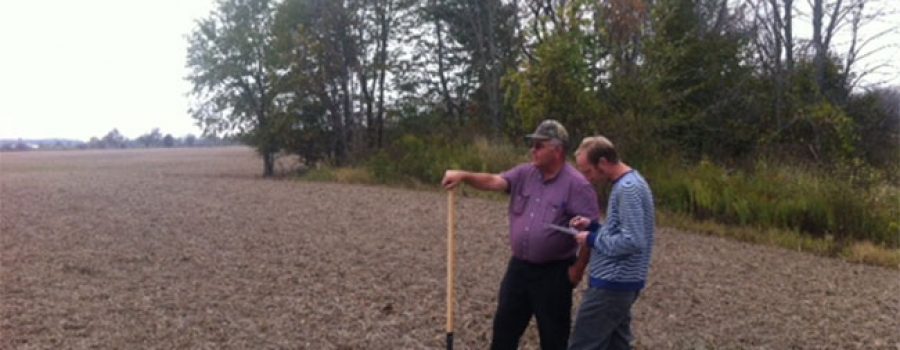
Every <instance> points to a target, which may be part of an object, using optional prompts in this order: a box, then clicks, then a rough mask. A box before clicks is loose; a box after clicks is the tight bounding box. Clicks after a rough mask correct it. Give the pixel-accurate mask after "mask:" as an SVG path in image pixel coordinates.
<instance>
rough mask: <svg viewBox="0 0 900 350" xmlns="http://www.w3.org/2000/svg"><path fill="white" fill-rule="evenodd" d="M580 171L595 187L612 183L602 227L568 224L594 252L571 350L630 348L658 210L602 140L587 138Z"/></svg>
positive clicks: (639, 180)
mask: <svg viewBox="0 0 900 350" xmlns="http://www.w3.org/2000/svg"><path fill="white" fill-rule="evenodd" d="M575 161H576V165H577V168H578V170H579V171H580V172H581V173H582V174H584V176H585V178H587V179H588V180H589V181H591V182H593V183H597V184H601V183H606V182H611V183H612V191H611V192H610V195H609V204H608V206H607V217H606V221H605V222H604V224H603V225H600V224H599V223H598V222H596V221H591V220H589V219H587V218H582V217H576V218H573V219H572V220H571V221H570V225H571V226H573V227H575V228H578V229H579V230H585V231H582V232H580V233H579V234H578V235H577V236H576V240H577V241H578V243H579V244H580V245H581V246H585V245H586V246H588V247H590V249H591V256H590V264H589V265H588V271H589V274H590V282H589V287H590V288H588V289H587V290H585V292H584V297H583V298H582V303H581V306H580V307H579V309H578V315H577V316H576V318H575V328H574V330H573V332H572V336H571V339H570V342H569V350H575V349H630V348H631V342H632V340H633V337H632V335H631V306H632V305H633V304H634V302H635V300H637V297H638V294H639V293H640V291H641V289H643V288H644V285H645V283H646V281H647V271H648V270H649V267H650V257H651V253H652V250H653V226H654V207H653V195H652V193H651V192H650V186H649V185H647V182H646V181H645V180H644V178H643V177H642V176H641V175H640V174H639V173H638V172H637V171H636V170H634V169H632V168H631V167H629V166H628V165H627V164H625V163H624V162H622V161H621V160H620V159H619V156H618V154H617V153H616V149H615V147H614V146H613V144H612V142H610V141H609V140H608V139H606V138H605V137H603V136H594V137H588V138H585V139H584V141H582V142H581V145H580V146H579V147H578V150H577V151H576V152H575Z"/></svg>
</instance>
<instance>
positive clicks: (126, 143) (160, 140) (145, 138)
mask: <svg viewBox="0 0 900 350" xmlns="http://www.w3.org/2000/svg"><path fill="white" fill-rule="evenodd" d="M237 143H238V142H237V141H235V140H232V139H228V138H221V137H217V136H215V135H212V136H206V137H199V138H198V137H197V136H195V135H193V134H187V135H185V136H184V137H175V136H172V135H171V134H163V133H162V132H160V131H159V128H154V129H153V130H151V131H150V132H148V133H146V134H144V135H141V136H139V137H138V138H136V139H133V140H132V139H128V138H127V137H125V136H123V135H122V134H121V133H119V130H118V129H113V130H111V131H110V132H108V133H107V134H106V135H104V136H103V137H100V138H98V137H91V139H90V140H89V141H87V142H84V141H78V140H68V139H34V140H29V139H15V140H0V151H4V152H9V151H33V150H65V149H107V148H109V149H116V148H162V147H213V146H226V145H234V144H237Z"/></svg>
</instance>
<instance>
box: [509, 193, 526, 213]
mask: <svg viewBox="0 0 900 350" xmlns="http://www.w3.org/2000/svg"><path fill="white" fill-rule="evenodd" d="M529 199H531V196H529V195H527V194H524V193H516V194H515V198H513V200H512V204H510V210H511V211H512V213H513V214H514V215H521V214H522V212H524V211H525V207H527V206H528V200H529Z"/></svg>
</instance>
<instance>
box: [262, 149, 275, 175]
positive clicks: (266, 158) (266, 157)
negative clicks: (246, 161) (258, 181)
mask: <svg viewBox="0 0 900 350" xmlns="http://www.w3.org/2000/svg"><path fill="white" fill-rule="evenodd" d="M274 175H275V153H271V152H266V153H265V154H263V177H272V176H274Z"/></svg>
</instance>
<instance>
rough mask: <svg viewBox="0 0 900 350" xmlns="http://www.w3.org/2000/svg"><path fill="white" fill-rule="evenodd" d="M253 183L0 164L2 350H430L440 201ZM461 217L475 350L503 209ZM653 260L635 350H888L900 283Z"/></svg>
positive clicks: (242, 168) (723, 255) (749, 262)
mask: <svg viewBox="0 0 900 350" xmlns="http://www.w3.org/2000/svg"><path fill="white" fill-rule="evenodd" d="M260 172H261V161H260V160H259V159H258V158H257V157H256V156H255V155H254V153H253V152H252V151H251V150H249V149H246V148H241V147H234V148H218V149H170V150H117V151H70V152H28V153H3V154H0V348H2V349H71V348H74V349H81V348H104V349H139V348H149V349H202V348H208V349H423V348H433V349H438V348H443V346H444V322H445V321H444V317H445V304H444V283H445V271H446V270H445V255H444V254H445V251H446V248H445V235H446V227H445V225H446V222H445V221H446V195H445V194H443V193H440V192H417V191H408V190H400V189H390V188H381V187H368V186H356V185H352V186H351V185H338V184H325V183H310V182H302V181H293V180H266V179H262V178H261V177H259V173H260ZM457 212H458V215H459V226H458V241H457V245H458V271H459V276H458V286H457V293H458V309H457V315H458V318H457V322H456V343H455V345H456V347H457V348H460V349H484V348H486V347H487V344H488V341H489V338H490V327H491V319H492V315H493V310H494V305H495V298H496V292H497V289H498V286H499V282H500V278H501V275H502V273H503V272H504V268H505V264H506V261H507V259H508V257H509V251H508V248H507V246H506V239H507V238H506V237H507V234H506V228H507V226H506V217H505V214H506V206H505V204H504V203H502V202H497V201H491V200H484V199H473V198H466V197H463V198H461V199H460V200H459V204H458V208H457ZM654 254H655V256H654V261H653V266H652V269H651V277H650V282H649V285H648V287H647V289H646V290H645V291H644V293H643V294H642V296H641V298H640V299H639V300H638V302H637V304H635V309H634V319H635V321H634V324H633V326H634V330H635V336H636V338H637V341H638V347H639V348H641V349H709V348H717V349H745V348H746V349H792V348H802V349H900V272H898V271H895V270H889V269H884V268H877V267H870V266H863V265H854V264H848V263H845V262H842V261H839V260H834V259H828V258H821V257H815V256H811V255H807V254H801V253H796V252H792V251H788V250H783V249H777V248H769V247H760V246H754V245H748V244H744V243H738V242H734V241H730V240H724V239H719V238H712V237H707V236H701V235H695V234H690V233H684V232H679V231H676V230H672V229H666V228H661V229H659V231H658V234H657V248H656V249H655V251H654ZM579 288H584V286H583V284H582V286H581V287H579ZM577 294H580V293H577ZM522 347H523V348H525V349H535V348H537V339H536V332H535V331H534V330H533V329H530V330H529V331H528V332H527V333H526V336H525V337H524V338H523V343H522Z"/></svg>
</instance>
